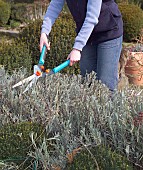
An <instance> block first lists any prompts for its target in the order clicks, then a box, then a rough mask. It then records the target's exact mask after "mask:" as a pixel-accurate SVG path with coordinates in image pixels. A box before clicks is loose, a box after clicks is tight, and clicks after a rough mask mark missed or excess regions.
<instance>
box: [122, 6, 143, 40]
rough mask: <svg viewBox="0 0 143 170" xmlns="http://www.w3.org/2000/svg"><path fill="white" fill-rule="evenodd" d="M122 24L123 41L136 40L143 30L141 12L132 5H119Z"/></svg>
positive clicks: (137, 7)
mask: <svg viewBox="0 0 143 170" xmlns="http://www.w3.org/2000/svg"><path fill="white" fill-rule="evenodd" d="M119 9H120V11H121V13H122V16H123V22H124V41H126V42H131V41H133V40H135V39H136V37H138V36H139V35H140V33H141V30H142V28H143V11H142V10H141V8H140V7H139V6H137V5H134V4H124V3H121V4H119Z"/></svg>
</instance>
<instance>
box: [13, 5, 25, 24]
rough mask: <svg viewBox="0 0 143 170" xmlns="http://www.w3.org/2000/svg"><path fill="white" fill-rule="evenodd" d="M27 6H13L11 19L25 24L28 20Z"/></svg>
mask: <svg viewBox="0 0 143 170" xmlns="http://www.w3.org/2000/svg"><path fill="white" fill-rule="evenodd" d="M26 6H27V4H25V3H18V4H13V5H12V6H11V19H12V20H16V21H20V22H25V21H26V20H27V8H26Z"/></svg>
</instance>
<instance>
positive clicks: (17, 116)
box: [0, 68, 143, 170]
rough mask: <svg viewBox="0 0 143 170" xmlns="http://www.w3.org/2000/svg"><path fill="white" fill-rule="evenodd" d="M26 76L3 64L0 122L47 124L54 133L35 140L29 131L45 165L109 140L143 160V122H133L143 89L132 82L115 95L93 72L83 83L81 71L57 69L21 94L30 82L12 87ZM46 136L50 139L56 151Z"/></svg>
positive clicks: (60, 163) (60, 162) (136, 159)
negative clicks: (7, 69)
mask: <svg viewBox="0 0 143 170" xmlns="http://www.w3.org/2000/svg"><path fill="white" fill-rule="evenodd" d="M27 76H28V74H27V73H26V71H25V70H20V71H19V72H15V73H13V74H12V75H8V74H6V73H5V71H4V69H3V68H1V69H0V126H3V124H5V123H9V122H21V121H31V122H41V123H43V124H45V125H46V126H45V129H46V133H47V134H50V136H51V137H50V138H48V139H47V138H44V139H43V143H41V144H40V146H37V145H36V142H35V141H34V135H36V134H33V133H31V135H30V137H31V142H32V144H33V146H34V148H35V152H31V153H29V155H30V156H32V157H34V158H35V159H37V158H40V161H41V162H42V164H43V169H45V170H46V169H47V166H48V168H49V169H52V166H53V165H54V166H55V165H58V166H60V167H62V168H64V166H65V165H66V161H67V158H66V154H67V153H70V152H72V150H73V149H75V148H78V147H81V146H82V147H88V146H94V145H99V144H101V143H105V144H106V143H107V144H110V145H111V146H113V148H115V149H117V150H118V151H121V152H122V153H124V154H125V155H126V156H127V157H128V158H129V159H130V160H131V161H133V162H134V163H136V164H138V165H139V166H143V147H142V141H143V122H142V123H139V124H137V125H135V123H134V118H135V117H137V116H138V114H139V113H140V112H143V89H141V88H140V87H134V86H132V87H129V88H126V89H124V90H122V91H118V92H116V93H115V94H114V95H113V96H112V97H111V94H110V92H109V90H108V89H107V88H106V86H104V85H103V84H101V83H100V82H97V81H96V79H95V75H94V74H91V75H89V76H88V78H87V79H88V80H87V81H85V82H84V83H81V82H82V78H81V76H80V75H77V76H76V75H70V76H69V75H62V74H60V73H57V74H55V75H52V76H49V77H46V78H45V79H42V78H41V79H40V80H39V81H38V83H37V85H36V86H34V87H33V88H32V90H29V91H28V92H27V93H25V94H23V95H21V94H22V92H23V90H24V89H25V87H26V86H25V85H23V86H22V87H19V88H16V89H12V85H14V84H15V83H17V82H18V81H20V80H22V79H23V78H24V77H27ZM91 81H92V83H91ZM90 83H91V85H90V86H89V84H90ZM47 141H51V145H53V147H54V148H55V149H54V151H53V150H52V151H51V148H49V147H48V146H47V145H46V142H47ZM53 141H54V142H53ZM37 162H38V160H37Z"/></svg>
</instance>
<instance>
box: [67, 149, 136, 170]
mask: <svg viewBox="0 0 143 170" xmlns="http://www.w3.org/2000/svg"><path fill="white" fill-rule="evenodd" d="M88 150H89V151H88ZM88 150H86V149H84V150H83V151H81V152H80V153H78V154H77V155H76V156H75V157H74V160H73V163H71V164H70V163H69V164H67V167H66V168H65V170H73V169H76V170H97V169H98V168H99V169H100V170H133V165H132V164H131V163H130V162H129V161H128V160H127V158H125V157H123V156H122V155H120V154H118V153H116V152H115V151H112V150H111V149H110V148H109V147H107V146H106V147H105V146H97V147H94V148H91V149H89V148H88Z"/></svg>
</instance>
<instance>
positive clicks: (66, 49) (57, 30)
mask: <svg viewBox="0 0 143 170" xmlns="http://www.w3.org/2000/svg"><path fill="white" fill-rule="evenodd" d="M41 25H42V21H41V20H36V21H35V22H33V23H30V24H29V25H28V27H26V28H25V29H24V30H23V32H22V33H21V35H20V37H23V39H24V41H25V42H26V43H27V44H28V46H29V49H30V50H31V52H32V57H33V60H32V63H33V64H36V63H37V62H38V60H39V55H40V52H39V41H40V32H41ZM49 38H50V42H51V50H50V51H49V52H48V54H47V59H46V61H45V64H46V66H47V67H49V68H53V67H55V66H57V65H59V64H60V63H62V62H63V61H65V60H66V59H67V56H68V54H69V53H70V51H71V49H72V45H73V42H74V38H75V23H74V22H73V20H72V17H71V15H70V14H69V13H63V14H62V15H61V16H60V17H59V18H58V19H57V21H56V23H55V25H54V26H53V29H52V31H51V33H50V37H49ZM65 70H66V72H69V73H73V72H74V73H78V72H79V67H78V64H77V65H75V66H74V67H72V68H69V67H68V68H67V69H65Z"/></svg>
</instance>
